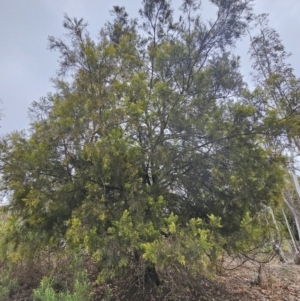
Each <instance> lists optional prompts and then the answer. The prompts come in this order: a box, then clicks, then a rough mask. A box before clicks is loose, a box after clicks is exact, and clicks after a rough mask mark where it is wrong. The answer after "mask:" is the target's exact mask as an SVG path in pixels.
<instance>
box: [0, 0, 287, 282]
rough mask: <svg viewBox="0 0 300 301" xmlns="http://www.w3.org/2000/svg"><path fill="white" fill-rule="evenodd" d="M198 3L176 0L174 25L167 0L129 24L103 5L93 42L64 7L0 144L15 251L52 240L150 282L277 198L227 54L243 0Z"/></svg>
mask: <svg viewBox="0 0 300 301" xmlns="http://www.w3.org/2000/svg"><path fill="white" fill-rule="evenodd" d="M211 3H212V4H213V5H215V6H216V7H217V9H218V11H217V15H216V19H215V20H214V21H209V22H207V23H206V22H204V21H203V20H202V19H201V17H200V15H198V9H199V7H200V1H196V0H194V1H193V0H185V1H183V4H182V7H181V13H182V14H181V16H180V18H179V20H178V21H176V22H175V21H174V15H173V9H172V7H171V4H170V2H169V1H167V0H144V1H143V2H142V9H141V10H140V16H141V23H140V24H141V27H138V21H137V20H130V19H129V18H128V14H127V13H126V11H125V9H124V8H122V7H117V6H116V7H114V9H113V11H112V14H113V16H114V20H113V21H112V23H111V22H108V23H107V24H106V25H105V26H104V28H103V29H102V30H101V34H100V38H99V40H98V41H97V42H96V41H93V40H92V39H91V38H90V36H89V34H88V32H87V29H86V24H85V23H84V22H83V20H77V19H71V18H69V17H68V16H65V21H64V27H65V28H66V30H67V32H68V37H69V39H70V41H69V43H68V42H65V41H63V40H61V39H56V38H54V37H50V39H49V47H50V49H52V50H57V51H59V52H60V54H61V61H60V69H59V71H58V75H57V78H56V79H55V80H54V83H55V86H56V93H54V94H49V95H48V96H47V97H45V98H42V99H41V100H40V101H39V102H34V103H33V105H32V107H31V108H30V116H31V120H32V122H31V128H30V132H29V133H28V134H26V133H25V132H20V133H12V134H10V135H8V136H7V137H5V138H4V139H3V140H2V143H1V162H2V173H3V183H2V190H3V191H7V192H8V193H9V203H8V205H7V206H6V208H7V210H9V212H10V214H11V217H12V218H14V219H15V220H17V221H19V224H18V227H17V231H12V233H11V235H10V237H9V239H10V241H11V242H14V243H15V250H17V251H18V250H22V249H20V248H22V247H24V246H27V247H28V246H31V247H32V248H34V250H37V249H38V247H42V246H45V245H46V246H48V247H55V246H57V245H58V244H59V243H60V242H61V240H64V241H66V242H67V246H69V247H74V248H78V247H81V248H84V249H86V250H87V251H88V252H89V254H91V256H92V257H93V258H94V260H96V261H97V262H98V263H99V266H100V267H101V273H100V276H99V279H100V280H103V281H105V280H106V279H108V278H109V277H114V276H116V275H120V274H121V275H122V273H124V270H128V269H130V270H131V271H134V272H133V273H138V271H139V269H140V267H141V266H143V267H144V268H143V272H142V274H143V275H144V276H143V278H141V279H143V281H144V282H145V283H147V282H149V281H154V282H155V283H156V284H159V283H160V279H159V277H158V275H157V271H156V268H157V267H166V266H170V265H172V266H177V267H178V268H180V267H188V270H189V271H193V272H195V273H196V272H199V271H201V270H202V267H203V265H205V264H206V265H207V264H208V263H214V261H215V259H216V258H217V256H218V254H219V252H220V250H222V249H224V248H233V246H228V243H227V244H226V241H227V242H229V241H234V239H235V238H236V237H237V236H238V235H237V233H239V231H240V229H241V223H242V221H243V220H245V217H247V216H249V215H251V216H255V215H256V213H257V212H259V211H260V210H261V209H262V208H263V207H264V206H265V205H267V204H271V203H274V202H276V201H277V200H278V198H279V197H280V195H281V188H282V185H283V178H284V168H283V166H284V164H285V161H284V158H283V157H282V155H281V154H278V153H276V152H274V151H273V149H272V148H270V147H267V146H266V145H265V144H263V141H264V140H263V139H264V137H265V136H264V135H263V133H262V132H261V131H260V130H258V129H260V128H261V124H260V122H261V119H259V114H260V113H259V110H258V109H257V108H256V107H255V106H254V105H253V104H251V103H249V97H247V93H246V91H245V83H244V82H243V79H242V76H241V74H240V71H239V58H238V57H235V56H234V55H233V54H232V53H231V52H230V50H231V49H232V47H233V46H234V45H235V43H236V41H237V40H238V39H239V38H241V37H242V36H243V35H244V33H245V31H246V29H247V27H248V22H249V21H250V20H251V19H252V11H251V1H250V0H222V1H219V0H211ZM65 75H68V77H64V76H65ZM262 235H263V234H262ZM265 235H267V234H266V233H265ZM233 244H234V242H233ZM17 251H16V252H17Z"/></svg>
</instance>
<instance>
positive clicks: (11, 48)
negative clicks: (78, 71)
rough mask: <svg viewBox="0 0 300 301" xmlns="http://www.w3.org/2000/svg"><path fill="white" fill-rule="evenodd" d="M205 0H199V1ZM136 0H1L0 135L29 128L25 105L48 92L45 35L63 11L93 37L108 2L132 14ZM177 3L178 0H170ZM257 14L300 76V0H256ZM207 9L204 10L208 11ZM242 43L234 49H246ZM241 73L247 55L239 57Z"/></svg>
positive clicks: (57, 31) (52, 66)
mask: <svg viewBox="0 0 300 301" xmlns="http://www.w3.org/2000/svg"><path fill="white" fill-rule="evenodd" d="M205 2H207V0H203V3H205ZM140 3H141V0H51V1H50V0H0V99H1V100H2V104H0V109H1V111H2V113H3V114H4V116H2V120H1V121H0V126H1V128H0V134H1V135H3V134H6V133H9V132H11V131H13V130H22V129H26V128H28V122H29V120H28V118H27V110H28V107H29V106H30V104H31V102H32V101H34V100H38V99H39V98H40V97H42V96H45V95H46V94H47V92H51V91H52V92H53V87H52V83H51V82H50V80H49V79H50V78H51V77H53V76H54V75H55V71H56V70H57V69H58V63H57V60H58V55H57V53H55V52H50V51H49V50H47V44H48V42H47V37H48V36H55V37H62V36H63V34H64V30H63V27H62V21H63V15H64V13H67V14H68V15H69V16H70V17H77V18H81V17H82V18H84V19H85V20H86V21H87V22H88V23H89V31H90V32H91V34H92V36H94V37H96V35H97V33H98V31H99V29H100V28H101V27H102V26H103V24H104V23H105V22H106V21H107V20H108V19H109V18H110V14H109V10H110V9H111V8H112V6H113V5H120V6H125V7H126V8H127V11H128V12H129V13H130V15H132V16H137V11H138V9H139V7H140ZM173 3H174V7H176V8H177V7H178V6H179V5H180V3H181V0H173ZM255 12H256V13H268V14H269V18H270V25H271V27H273V28H275V29H276V30H277V31H278V33H279V34H280V36H281V39H282V41H283V43H284V45H285V47H286V50H287V51H290V52H292V53H293V56H292V58H291V59H290V63H291V64H292V66H293V67H294V69H295V72H296V75H297V76H299V75H300V63H299V62H300V38H299V37H300V18H299V14H300V0H284V1H283V0H256V1H255ZM210 14H211V11H208V10H207V11H205V16H210ZM245 44H246V43H239V48H238V49H237V52H240V53H241V54H242V55H243V56H244V55H245V54H246V52H247V51H246V48H247V45H245ZM242 68H243V73H245V74H247V73H248V72H249V59H248V58H247V57H244V58H243V59H242Z"/></svg>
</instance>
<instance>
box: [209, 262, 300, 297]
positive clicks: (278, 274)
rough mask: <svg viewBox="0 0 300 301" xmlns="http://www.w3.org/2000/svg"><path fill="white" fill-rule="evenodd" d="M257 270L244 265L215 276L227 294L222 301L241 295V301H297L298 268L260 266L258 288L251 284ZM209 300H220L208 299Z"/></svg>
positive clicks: (299, 291)
mask: <svg viewBox="0 0 300 301" xmlns="http://www.w3.org/2000/svg"><path fill="white" fill-rule="evenodd" d="M258 270H259V265H258V264H254V263H246V264H245V265H243V266H242V267H239V268H238V269H236V270H233V271H230V272H229V271H228V272H226V273H224V275H222V276H218V277H217V279H216V281H218V282H220V283H222V284H223V285H224V287H225V288H226V291H227V296H224V299H223V300H224V301H225V300H228V301H229V300H236V298H235V296H238V295H240V296H243V297H242V298H241V299H240V300H241V301H248V300H249V301H250V300H257V301H266V300H272V301H300V266H299V265H295V264H292V263H282V262H280V261H279V260H277V259H274V260H273V261H272V262H270V263H268V264H264V265H262V273H261V275H262V278H261V280H262V282H261V285H257V284H256V283H254V282H255V281H254V280H256V278H257V275H258ZM233 298H234V299H233ZM210 300H212V301H213V300H219V299H214V297H213V296H211V299H210Z"/></svg>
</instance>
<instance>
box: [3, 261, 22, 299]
mask: <svg viewBox="0 0 300 301" xmlns="http://www.w3.org/2000/svg"><path fill="white" fill-rule="evenodd" d="M18 289H19V285H18V281H17V279H15V278H14V277H13V275H12V272H11V269H10V268H8V267H6V268H2V269H1V271H0V301H1V300H6V299H7V298H8V297H9V295H10V294H11V293H12V292H14V291H17V290H18Z"/></svg>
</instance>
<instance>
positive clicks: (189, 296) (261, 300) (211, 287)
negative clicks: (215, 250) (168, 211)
mask: <svg viewBox="0 0 300 301" xmlns="http://www.w3.org/2000/svg"><path fill="white" fill-rule="evenodd" d="M258 269H259V264H257V263H253V262H252V263H251V262H247V263H245V264H244V265H242V266H240V267H238V268H236V269H233V270H230V271H229V270H227V271H223V272H222V273H221V275H218V276H216V277H214V278H213V279H208V278H201V279H197V280H195V281H193V282H192V281H190V280H188V279H187V278H185V277H184V274H181V276H180V275H179V276H178V274H176V275H174V274H173V275H167V274H165V276H166V279H168V280H166V281H165V282H164V283H163V284H162V285H161V286H159V287H156V286H155V285H154V286H153V288H150V289H149V288H148V289H147V291H146V292H145V291H144V293H142V295H141V294H140V293H139V294H137V293H132V294H131V292H130V291H131V289H132V288H133V286H132V287H129V286H128V288H126V287H124V284H125V282H122V283H120V284H121V285H118V284H117V283H114V284H111V285H102V286H101V285H96V284H95V285H94V286H93V291H94V295H93V298H92V300H93V301H113V300H115V301H119V300H123V301H125V300H130V301H140V300H144V301H147V300H149V301H150V300H153V301H154V300H178V301H183V300H198V301H267V300H272V301H300V265H295V264H292V263H289V264H287V263H282V262H280V261H279V260H278V259H276V258H275V259H274V260H272V261H271V262H270V263H267V264H263V265H262V273H261V275H262V282H261V285H257V284H255V283H254V282H253V280H254V279H256V277H257V273H258ZM178 277H179V278H178ZM180 277H181V278H180ZM126 284H127V285H128V284H129V282H127V283H126ZM122 286H123V287H122ZM183 288H184V289H183ZM31 291H32V288H30V287H26V286H25V287H24V289H23V290H22V291H19V292H18V293H16V294H12V295H11V296H10V298H9V299H6V300H5V301H12V300H13V301H31V300H32V298H31V297H30V296H31ZM124 291H126V292H127V294H126V296H124V294H122V292H124ZM108 292H109V293H108ZM162 296H163V297H162ZM82 301H85V300H82Z"/></svg>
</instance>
